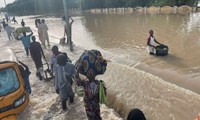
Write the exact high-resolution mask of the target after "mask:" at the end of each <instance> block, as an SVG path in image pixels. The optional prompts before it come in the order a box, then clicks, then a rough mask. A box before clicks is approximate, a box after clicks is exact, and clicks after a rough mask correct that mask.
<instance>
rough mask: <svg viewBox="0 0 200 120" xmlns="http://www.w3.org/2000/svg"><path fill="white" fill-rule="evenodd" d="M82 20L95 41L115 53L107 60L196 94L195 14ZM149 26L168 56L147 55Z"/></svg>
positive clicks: (199, 68)
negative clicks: (143, 72)
mask: <svg viewBox="0 0 200 120" xmlns="http://www.w3.org/2000/svg"><path fill="white" fill-rule="evenodd" d="M84 21H85V22H84V24H85V26H86V28H87V30H88V31H89V32H90V33H91V36H92V37H93V39H94V41H95V44H96V45H97V46H100V47H101V48H103V49H105V50H107V51H109V52H111V53H114V54H115V56H111V57H110V59H112V60H115V61H117V62H119V63H122V64H126V65H129V66H134V67H137V68H139V69H142V70H145V71H148V72H150V73H152V74H155V75H158V76H160V77H162V78H163V79H165V80H166V81H170V82H172V83H175V84H177V85H179V86H183V87H185V88H187V89H190V90H193V91H195V92H197V93H200V89H199V83H200V82H199V80H198V79H199V78H200V74H199V72H200V61H199V59H200V58H199V55H200V34H199V33H200V14H199V13H196V14H195V13H191V14H185V15H179V14H169V15H165V14H153V15H150V14H132V15H102V14H101V15H86V16H85V17H84ZM150 29H153V30H154V32H155V38H156V39H157V40H158V41H159V42H161V43H163V44H166V45H168V46H169V55H168V56H165V57H155V56H149V55H148V54H147V52H146V40H147V37H148V31H149V30H150ZM86 39H87V38H86Z"/></svg>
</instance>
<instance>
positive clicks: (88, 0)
mask: <svg viewBox="0 0 200 120" xmlns="http://www.w3.org/2000/svg"><path fill="white" fill-rule="evenodd" d="M198 1H200V0H67V2H68V8H80V7H81V8H82V9H92V8H117V7H138V6H141V7H144V6H147V7H148V6H166V5H168V6H181V5H189V6H194V5H197V3H198ZM5 10H7V11H8V12H12V13H15V14H18V15H26V14H43V13H52V12H58V11H62V10H63V0H17V1H15V2H14V3H11V4H8V5H7V6H6V9H1V11H5Z"/></svg>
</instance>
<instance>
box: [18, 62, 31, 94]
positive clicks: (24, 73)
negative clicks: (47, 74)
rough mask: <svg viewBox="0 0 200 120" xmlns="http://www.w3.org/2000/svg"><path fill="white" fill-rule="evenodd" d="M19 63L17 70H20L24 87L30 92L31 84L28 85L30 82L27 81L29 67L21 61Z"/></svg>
mask: <svg viewBox="0 0 200 120" xmlns="http://www.w3.org/2000/svg"><path fill="white" fill-rule="evenodd" d="M21 64H22V66H21V65H19V70H20V72H21V75H22V78H23V80H24V85H25V89H26V91H27V92H28V93H29V94H31V86H30V82H29V76H30V74H31V72H30V71H29V68H28V66H27V65H25V64H23V63H21Z"/></svg>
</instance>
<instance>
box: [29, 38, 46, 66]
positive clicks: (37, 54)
mask: <svg viewBox="0 0 200 120" xmlns="http://www.w3.org/2000/svg"><path fill="white" fill-rule="evenodd" d="M30 53H31V57H32V59H33V61H34V63H35V66H36V69H39V68H40V67H42V66H43V65H42V47H41V45H40V43H39V42H32V43H30Z"/></svg>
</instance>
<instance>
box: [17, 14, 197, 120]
mask: <svg viewBox="0 0 200 120" xmlns="http://www.w3.org/2000/svg"><path fill="white" fill-rule="evenodd" d="M32 17H34V16H27V17H23V18H24V20H25V22H26V24H27V25H28V26H30V27H31V28H32V29H33V31H34V34H35V35H37V32H36V28H35V26H34V19H33V18H32ZM73 18H74V20H75V22H74V23H73V27H72V30H73V32H72V34H73V35H72V39H73V41H74V45H75V46H76V47H75V51H74V52H72V53H71V52H69V51H68V50H69V49H68V48H67V47H60V49H61V50H62V51H66V50H67V52H68V53H69V57H72V60H73V61H76V60H77V59H78V56H80V55H81V52H82V51H83V50H84V49H98V50H100V51H101V52H102V54H103V56H104V57H105V58H106V59H108V60H110V61H111V62H109V63H108V69H107V71H106V73H105V75H103V76H99V78H101V79H103V80H104V81H105V82H106V85H107V88H108V105H109V106H111V107H113V108H115V110H116V111H117V112H118V113H120V115H122V117H124V118H125V117H126V115H127V114H128V111H129V110H130V109H131V108H134V107H138V108H140V109H142V110H143V111H144V113H145V115H146V116H147V119H148V120H183V119H184V120H189V119H194V118H195V117H196V116H197V114H198V113H199V112H200V96H199V94H200V89H199V86H200V84H199V83H200V82H199V81H200V80H199V78H200V74H199V72H200V61H199V59H200V56H199V54H200V34H199V33H200V13H191V14H130V15H119V14H118V15H117V14H115V15H114V14H110V15H106V14H83V15H82V16H75V17H73ZM20 19H21V18H20ZM45 19H46V23H47V25H48V27H49V36H50V43H51V44H58V43H59V39H60V38H61V37H63V34H64V32H63V22H62V21H61V19H60V18H56V17H48V18H45ZM150 29H153V30H154V36H155V38H156V39H157V41H159V42H160V43H163V44H165V45H168V47H169V55H167V56H163V57H158V56H152V55H149V54H148V53H147V50H146V43H147V38H148V36H149V35H148V31H149V30H150ZM44 89H45V88H44ZM191 91H193V92H191ZM39 97H41V96H39ZM44 105H45V104H44ZM42 107H43V106H42ZM31 116H34V114H33V115H31ZM33 118H35V117H33Z"/></svg>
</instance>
